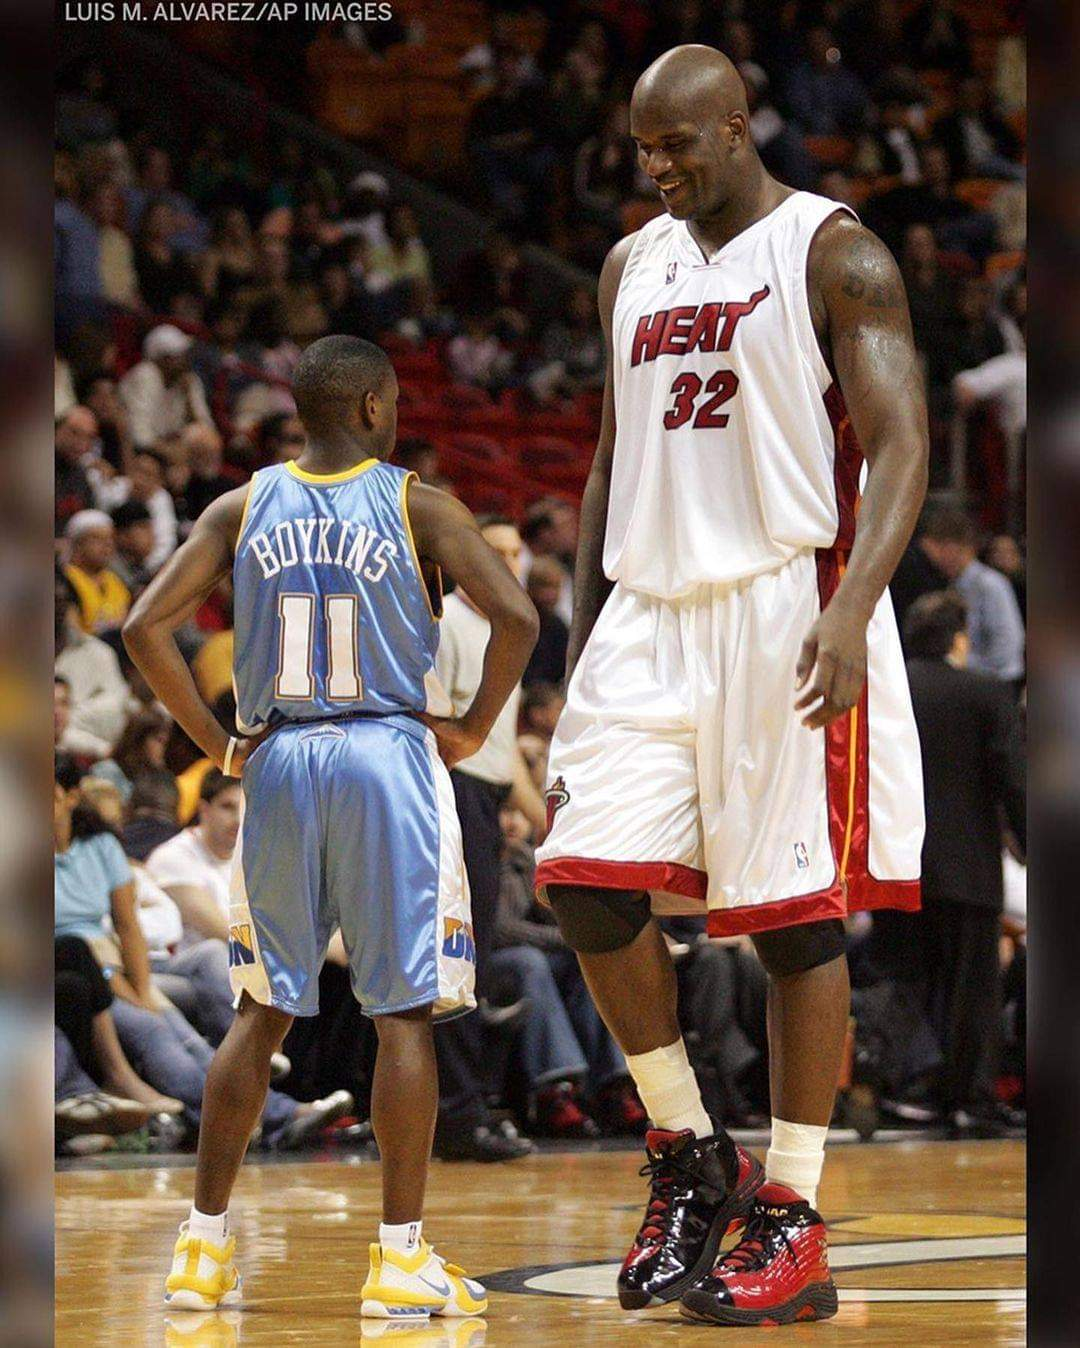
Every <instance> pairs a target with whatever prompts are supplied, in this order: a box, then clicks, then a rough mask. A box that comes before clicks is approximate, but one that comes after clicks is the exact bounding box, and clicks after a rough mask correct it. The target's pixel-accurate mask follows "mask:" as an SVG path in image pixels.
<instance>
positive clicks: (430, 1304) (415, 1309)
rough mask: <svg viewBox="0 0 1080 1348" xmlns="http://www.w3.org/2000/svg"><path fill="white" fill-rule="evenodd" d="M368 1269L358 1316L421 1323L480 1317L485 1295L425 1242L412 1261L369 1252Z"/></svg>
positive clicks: (379, 1248) (373, 1250)
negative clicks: (439, 1317) (436, 1318)
mask: <svg viewBox="0 0 1080 1348" xmlns="http://www.w3.org/2000/svg"><path fill="white" fill-rule="evenodd" d="M369 1251H370V1255H371V1269H370V1271H369V1272H368V1276H367V1282H365V1283H364V1288H363V1291H362V1292H361V1294H360V1295H361V1297H362V1304H361V1306H360V1314H361V1315H362V1316H368V1317H369V1318H371V1319H376V1320H422V1319H423V1318H424V1317H425V1316H428V1315H445V1316H461V1315H483V1313H484V1312H485V1311H486V1310H487V1304H488V1303H487V1294H486V1293H485V1291H484V1289H483V1288H482V1287H481V1286H480V1284H479V1283H478V1282H475V1281H474V1280H473V1279H472V1278H467V1277H466V1276H465V1270H464V1269H461V1268H458V1266H457V1265H456V1264H448V1263H447V1262H446V1260H445V1259H443V1257H442V1256H441V1255H438V1254H436V1253H435V1251H434V1250H433V1249H432V1248H431V1246H430V1245H429V1244H428V1243H427V1241H426V1240H421V1242H420V1248H419V1249H418V1250H417V1251H416V1253H415V1254H413V1255H406V1254H399V1253H398V1251H397V1250H386V1249H383V1247H382V1246H381V1245H379V1244H378V1243H375V1244H372V1245H371V1246H370V1247H369Z"/></svg>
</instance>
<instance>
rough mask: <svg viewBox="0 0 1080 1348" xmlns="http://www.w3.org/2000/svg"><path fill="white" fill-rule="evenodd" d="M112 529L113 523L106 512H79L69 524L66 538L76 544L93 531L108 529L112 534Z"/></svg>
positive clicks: (65, 532)
mask: <svg viewBox="0 0 1080 1348" xmlns="http://www.w3.org/2000/svg"><path fill="white" fill-rule="evenodd" d="M112 527H113V522H112V520H111V519H110V517H109V516H108V515H106V514H105V512H104V510H77V511H76V512H75V514H74V515H72V517H71V519H69V520H68V522H67V528H66V529H65V530H64V537H65V538H67V539H68V540H70V541H71V542H74V541H75V540H76V539H77V538H82V536H83V534H88V533H90V531H91V530H92V529H108V530H109V531H110V532H112Z"/></svg>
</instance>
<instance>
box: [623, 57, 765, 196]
mask: <svg viewBox="0 0 1080 1348" xmlns="http://www.w3.org/2000/svg"><path fill="white" fill-rule="evenodd" d="M630 134H631V135H632V136H633V138H634V140H635V141H636V142H637V146H638V154H639V160H640V163H641V167H642V168H643V169H644V171H645V172H646V173H647V174H648V175H649V177H650V178H651V179H652V180H653V182H654V183H655V184H656V186H657V188H658V189H659V191H660V196H661V198H662V199H663V202H664V205H665V206H666V207H667V209H668V211H669V212H670V213H671V214H672V215H673V216H675V218H676V219H678V220H690V219H697V218H701V217H705V216H709V215H712V214H715V213H716V212H717V211H719V210H720V209H721V208H722V207H723V206H725V205H726V204H727V203H728V202H730V201H731V200H732V199H733V198H734V197H736V196H737V195H738V194H739V193H740V192H741V191H748V190H751V188H752V186H753V185H754V178H755V174H757V175H758V176H759V175H760V172H761V165H760V160H758V157H757V152H756V150H755V149H754V145H753V142H752V141H751V139H750V112H749V109H748V107H747V104H746V87H745V85H744V84H743V81H742V77H741V76H740V74H739V72H738V70H736V68H735V66H734V65H733V64H732V63H731V61H729V60H728V58H727V57H726V56H725V55H724V53H723V52H720V51H717V50H716V48H715V47H704V46H700V45H697V44H687V45H686V46H682V47H672V49H671V50H670V51H667V52H665V53H664V54H663V56H660V57H658V58H657V59H656V60H655V61H654V62H653V63H652V65H651V66H649V68H648V70H646V71H645V73H644V74H643V75H642V76H641V78H640V79H639V80H638V82H637V84H636V85H635V86H634V93H633V97H632V99H631V101H630Z"/></svg>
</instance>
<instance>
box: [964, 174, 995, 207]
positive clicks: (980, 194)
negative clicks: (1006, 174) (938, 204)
mask: <svg viewBox="0 0 1080 1348" xmlns="http://www.w3.org/2000/svg"><path fill="white" fill-rule="evenodd" d="M1002 186H1003V184H1002V182H1001V180H1000V179H999V178H963V179H962V180H961V181H960V182H958V183H957V184H956V186H955V187H954V189H953V190H954V191H955V193H956V195H957V196H958V197H959V198H960V200H961V201H966V202H967V204H968V205H969V206H971V207H973V208H974V209H975V210H977V211H985V210H988V209H989V207H990V203H991V202H992V201H993V199H994V198H995V197H996V196H997V194H998V193H999V192H1000V191H1001V188H1002Z"/></svg>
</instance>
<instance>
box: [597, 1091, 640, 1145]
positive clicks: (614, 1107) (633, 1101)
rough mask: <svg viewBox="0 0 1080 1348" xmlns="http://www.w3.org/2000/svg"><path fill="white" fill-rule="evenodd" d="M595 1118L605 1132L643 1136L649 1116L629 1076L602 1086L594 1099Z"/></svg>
mask: <svg viewBox="0 0 1080 1348" xmlns="http://www.w3.org/2000/svg"><path fill="white" fill-rule="evenodd" d="M595 1118H596V1121H597V1123H598V1124H599V1125H600V1127H601V1128H602V1129H603V1130H604V1132H605V1133H612V1134H614V1135H615V1136H616V1137H619V1136H625V1135H626V1134H630V1135H631V1136H632V1137H644V1136H645V1134H646V1133H647V1132H648V1130H649V1116H648V1114H646V1113H645V1109H644V1107H643V1105H642V1103H641V1101H640V1100H639V1099H638V1093H637V1091H636V1090H635V1089H634V1083H633V1082H632V1081H631V1080H630V1078H629V1077H621V1078H620V1079H619V1080H617V1081H612V1082H610V1083H609V1084H608V1085H607V1086H605V1087H603V1089H602V1090H601V1091H600V1093H599V1095H598V1096H597V1099H596V1109H595Z"/></svg>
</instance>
